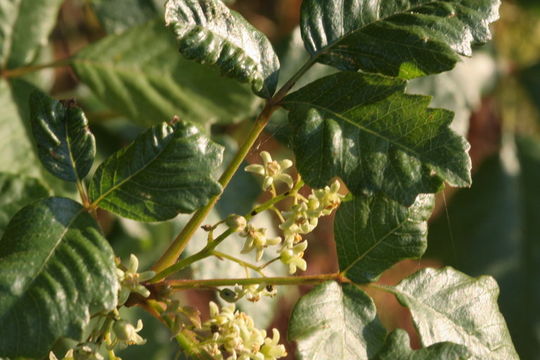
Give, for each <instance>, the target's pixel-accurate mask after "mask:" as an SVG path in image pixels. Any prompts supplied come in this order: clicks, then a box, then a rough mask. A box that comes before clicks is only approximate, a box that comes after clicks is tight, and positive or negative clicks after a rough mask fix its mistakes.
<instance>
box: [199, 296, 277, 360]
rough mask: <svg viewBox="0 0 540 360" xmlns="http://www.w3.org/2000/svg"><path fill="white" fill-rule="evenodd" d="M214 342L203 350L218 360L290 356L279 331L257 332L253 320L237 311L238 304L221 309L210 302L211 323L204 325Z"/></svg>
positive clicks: (210, 342) (261, 359) (209, 340)
mask: <svg viewBox="0 0 540 360" xmlns="http://www.w3.org/2000/svg"><path fill="white" fill-rule="evenodd" d="M202 329H203V331H206V332H208V333H209V334H210V339H208V340H205V341H203V342H202V343H201V344H202V347H203V349H204V350H205V351H206V352H207V353H208V354H210V355H211V356H212V357H213V358H214V359H216V360H275V359H279V358H282V357H285V356H287V352H286V351H285V347H284V346H283V345H280V344H279V331H277V330H276V329H274V330H273V331H272V338H269V337H266V331H265V330H260V329H257V328H256V327H255V325H254V323H253V319H252V318H251V317H249V316H248V315H246V314H245V313H242V312H239V311H237V310H235V306H234V304H231V305H227V306H224V307H223V308H222V309H221V311H220V309H219V307H218V306H217V305H216V304H215V303H214V302H210V319H209V320H208V321H206V322H205V323H204V324H203V327H202Z"/></svg>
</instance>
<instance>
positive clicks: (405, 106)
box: [283, 72, 471, 206]
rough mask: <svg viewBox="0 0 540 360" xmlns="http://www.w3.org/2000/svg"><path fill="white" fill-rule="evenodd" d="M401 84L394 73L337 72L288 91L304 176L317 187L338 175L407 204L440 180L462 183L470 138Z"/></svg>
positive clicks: (357, 189) (355, 187) (466, 180)
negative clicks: (392, 75)
mask: <svg viewBox="0 0 540 360" xmlns="http://www.w3.org/2000/svg"><path fill="white" fill-rule="evenodd" d="M404 89H405V82H404V81H403V80H400V79H393V78H388V77H384V76H379V75H370V74H362V73H353V72H341V73H337V74H334V75H330V76H328V77H325V78H322V79H320V80H317V81H315V82H313V83H311V84H309V85H307V86H305V87H303V88H302V89H300V90H298V91H297V92H294V93H292V94H291V95H289V96H287V97H286V98H285V99H284V101H283V106H284V107H285V108H287V109H288V110H290V114H289V121H290V123H291V127H292V134H291V142H292V145H293V149H294V152H295V154H296V159H297V167H298V169H299V170H300V173H301V174H302V176H303V177H304V179H305V180H306V182H307V183H308V184H309V185H310V186H312V187H314V188H321V187H324V186H325V185H327V184H328V182H329V181H330V180H331V179H332V178H333V177H335V176H339V177H341V178H342V179H343V181H344V182H345V183H346V184H347V187H348V188H349V190H350V191H351V192H353V193H354V194H355V195H359V194H365V193H367V194H372V193H378V192H380V193H382V194H384V195H385V196H387V197H389V198H390V199H393V200H396V201H398V202H400V203H402V204H403V205H406V206H409V205H411V204H412V203H413V202H414V200H415V199H416V197H417V195H418V194H421V193H433V192H436V191H437V190H438V189H439V188H440V187H441V185H442V182H443V180H445V181H446V182H448V183H450V184H451V185H453V186H468V185H469V184H470V182H471V178H470V168H471V162H470V158H469V156H468V155H467V150H468V148H469V145H468V143H467V142H466V141H465V139H464V138H462V137H460V136H458V135H456V134H455V133H454V132H452V131H451V130H450V128H449V124H450V123H451V121H452V113H451V112H449V111H446V110H442V109H430V108H428V105H429V102H430V98H429V97H425V96H416V95H406V94H404Z"/></svg>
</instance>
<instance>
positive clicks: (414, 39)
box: [301, 0, 500, 79]
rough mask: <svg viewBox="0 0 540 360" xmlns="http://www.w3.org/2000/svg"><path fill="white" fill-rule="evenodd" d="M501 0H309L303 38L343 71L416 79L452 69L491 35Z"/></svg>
mask: <svg viewBox="0 0 540 360" xmlns="http://www.w3.org/2000/svg"><path fill="white" fill-rule="evenodd" d="M499 6H500V0H450V1H448V0H435V1H433V0H404V1H395V0H382V1H367V0H334V1H318V0H304V1H303V2H302V18H301V24H302V37H303V39H304V42H305V44H306V48H307V50H308V51H309V52H310V53H311V55H312V56H315V57H316V58H317V61H319V62H322V63H325V64H328V65H332V66H335V67H337V68H339V69H341V70H351V71H357V70H363V71H367V72H377V73H382V74H386V75H391V76H399V77H401V78H406V79H410V78H414V77H418V76H424V75H428V74H433V73H440V72H443V71H446V70H450V69H451V68H453V67H454V65H455V64H456V62H457V61H458V60H459V56H458V54H461V55H467V56H470V55H471V53H472V50H471V45H472V44H477V43H485V42H487V41H488V40H489V39H490V38H491V34H490V31H489V24H490V23H491V22H493V21H495V20H497V19H498V17H499V15H498V9H499Z"/></svg>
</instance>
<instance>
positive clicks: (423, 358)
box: [374, 329, 471, 360]
mask: <svg viewBox="0 0 540 360" xmlns="http://www.w3.org/2000/svg"><path fill="white" fill-rule="evenodd" d="M409 343H410V340H409V335H407V332H406V331H405V330H402V329H396V330H394V331H393V332H392V333H391V334H390V335H389V336H388V338H387V340H386V344H385V345H384V347H383V349H382V350H381V352H380V353H379V354H377V356H376V357H375V359H374V360H441V359H444V360H468V359H470V358H471V355H470V353H469V351H468V350H467V348H466V347H465V346H463V345H458V344H454V343H451V342H440V343H437V344H433V345H431V346H429V347H427V348H424V349H420V350H416V351H414V350H412V349H411V347H410V345H409Z"/></svg>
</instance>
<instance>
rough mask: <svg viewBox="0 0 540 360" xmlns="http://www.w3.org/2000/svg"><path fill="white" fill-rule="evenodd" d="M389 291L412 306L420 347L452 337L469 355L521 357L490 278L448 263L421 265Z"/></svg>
mask: <svg viewBox="0 0 540 360" xmlns="http://www.w3.org/2000/svg"><path fill="white" fill-rule="evenodd" d="M389 290H390V291H391V292H393V293H394V294H395V295H396V297H397V299H398V300H399V302H400V303H401V304H402V305H403V306H406V307H407V308H409V309H410V311H411V314H412V317H413V321H414V325H415V326H416V329H417V330H418V333H419V335H420V339H421V341H422V344H423V345H424V346H430V345H432V344H436V343H439V342H443V341H450V342H453V343H456V344H461V345H464V346H466V347H467V349H468V350H469V351H470V352H471V354H472V357H471V359H478V360H480V359H487V358H489V359H493V360H497V359H500V360H503V359H504V360H511V359H519V357H518V355H517V354H516V351H515V350H514V345H513V344H512V340H511V339H510V334H509V333H508V329H507V327H506V323H505V321H504V318H503V316H502V315H501V313H500V312H499V307H498V305H497V297H498V295H499V287H498V286H497V283H496V282H495V280H493V278H491V277H489V276H481V277H479V278H471V277H469V276H467V275H465V274H463V273H461V272H459V271H457V270H454V269H452V268H450V267H446V268H442V269H423V270H420V271H418V272H417V273H415V274H413V275H411V276H410V277H408V278H406V279H405V280H403V281H402V282H401V283H400V284H399V285H398V286H397V287H395V288H389Z"/></svg>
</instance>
